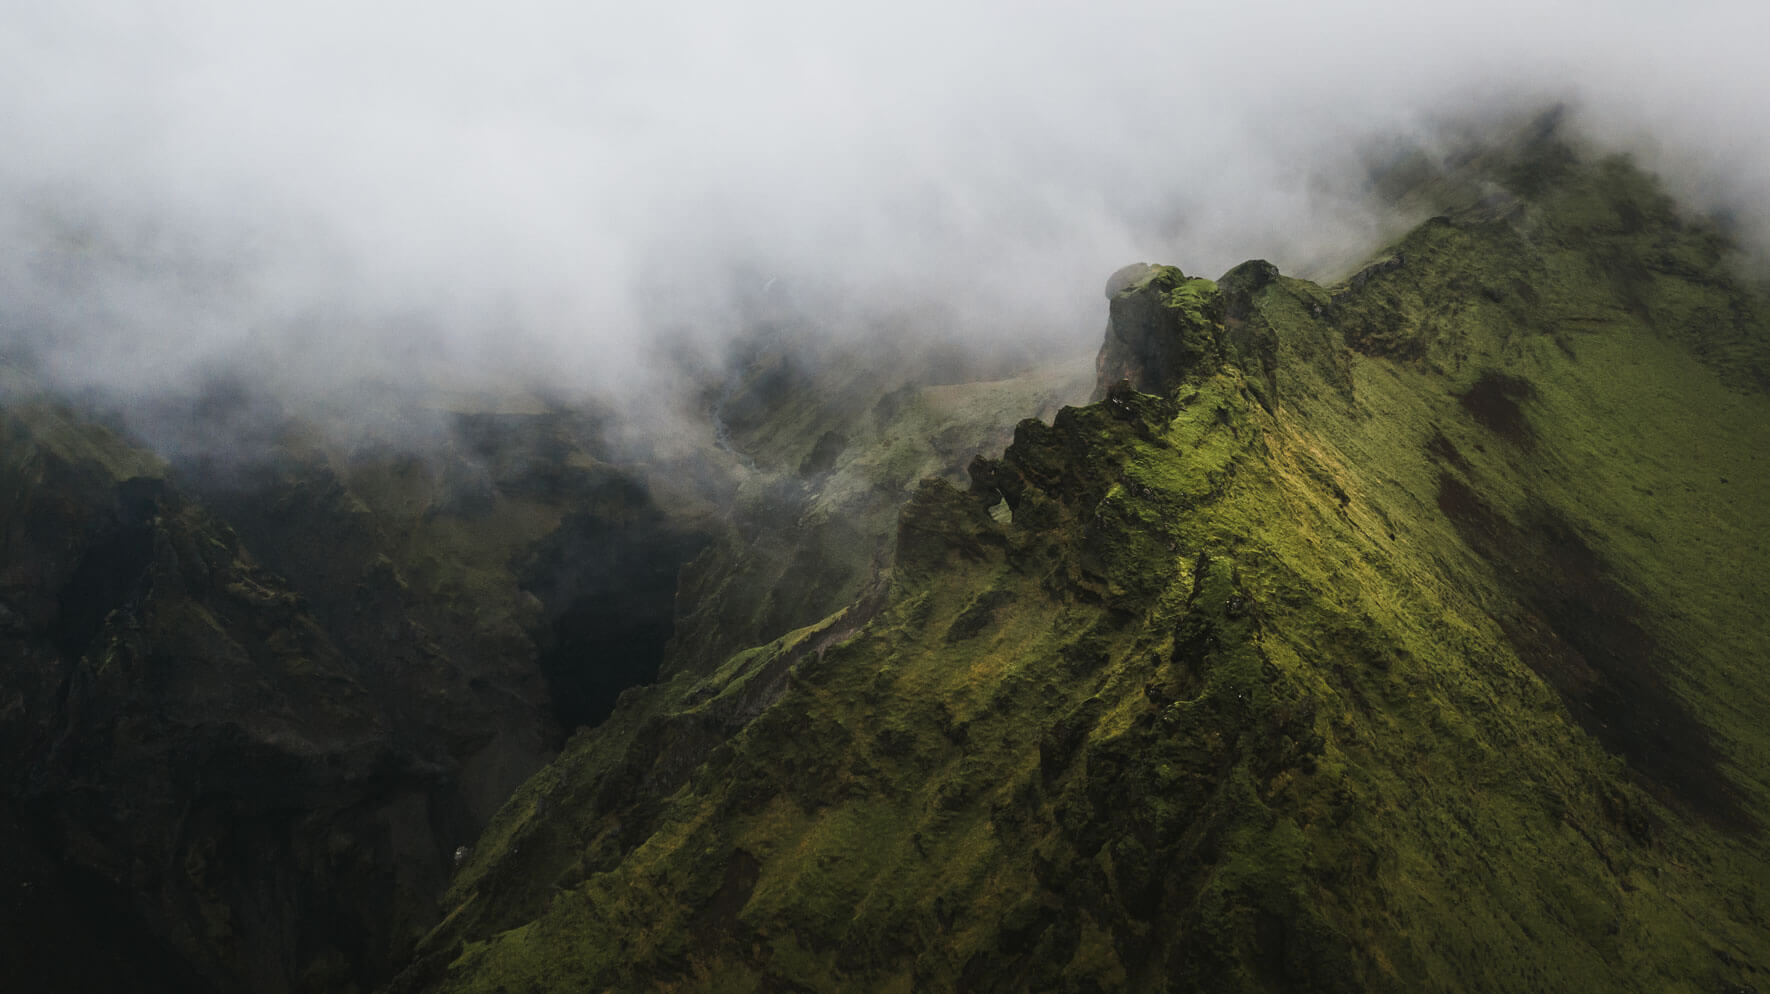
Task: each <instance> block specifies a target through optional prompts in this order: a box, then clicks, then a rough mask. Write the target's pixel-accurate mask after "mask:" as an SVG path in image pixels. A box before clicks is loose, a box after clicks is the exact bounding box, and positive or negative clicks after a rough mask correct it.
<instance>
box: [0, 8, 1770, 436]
mask: <svg viewBox="0 0 1770 994" xmlns="http://www.w3.org/2000/svg"><path fill="white" fill-rule="evenodd" d="M1428 6H1429V8H1430V9H1426V8H1427V7H1428ZM1599 11H1600V8H1597V7H1591V6H1578V7H1576V6H1575V5H1565V4H1563V5H1555V4H1541V3H1538V4H1524V3H1501V4H1493V3H1484V4H1473V3H1456V4H1450V5H1442V4H1441V5H1409V6H1405V7H1404V6H1401V5H1396V4H1391V3H1357V4H1341V5H1333V6H1331V7H1328V6H1315V5H1294V4H1278V3H1275V4H1254V5H1245V4H1244V5H1236V6H1234V7H1233V8H1231V7H1208V6H1202V5H1190V4H1187V5H1178V6H1175V5H1155V4H1141V3H1120V4H1113V5H1108V6H1101V5H1089V6H1088V7H1087V8H1086V9H1082V8H1081V6H1080V5H1034V6H1031V7H1023V6H1019V5H1007V4H996V3H966V4H959V5H951V4H941V5H935V4H930V3H899V4H892V5H889V6H887V5H860V6H849V7H846V8H842V9H833V8H830V7H829V6H827V5H814V4H809V3H788V2H769V3H764V4H761V5H746V6H745V7H743V8H742V9H728V8H726V7H723V6H720V5H713V4H696V3H687V2H683V3H668V4H659V5H639V6H636V5H619V6H617V5H607V4H593V5H588V6H578V5H566V4H558V3H548V2H541V0H530V2H517V3H504V4H499V5H497V6H495V7H494V6H492V5H489V4H465V3H461V4H449V5H423V6H420V5H417V4H409V3H402V4H391V5H380V6H378V7H375V8H365V7H362V6H361V5H351V6H349V7H346V6H345V5H343V4H338V3H318V4H307V5H302V6H300V7H297V8H288V9H279V10H267V9H261V8H255V7H253V8H243V7H239V6H237V5H227V4H221V3H214V2H204V0H166V2H162V3H158V4H155V5H152V6H151V8H139V9H137V8H131V9H130V10H127V11H119V10H116V9H113V6H112V5H107V4H103V3H98V2H74V3H56V4H48V3H34V2H32V3H27V2H19V0H13V2H12V3H10V4H8V11H7V21H8V24H9V26H10V28H11V30H10V31H9V32H8V33H7V35H6V36H5V37H4V38H0V101H3V103H0V120H4V121H6V122H8V123H7V125H6V129H7V130H8V131H9V132H11V136H10V138H11V140H10V141H8V146H9V148H10V150H11V153H10V154H9V155H8V156H7V157H5V160H4V161H3V162H0V226H3V228H4V233H5V238H6V249H5V251H4V253H0V292H3V293H4V299H5V305H4V306H3V307H0V335H3V336H4V338H3V339H0V353H4V352H12V353H15V354H28V355H30V356H31V357H32V361H33V363H34V365H35V366H36V367H37V368H38V369H39V370H40V372H41V373H42V375H44V376H45V377H47V378H48V379H50V380H51V381H52V382H54V383H55V384H57V385H58V386H62V387H66V388H69V389H98V390H102V391H104V392H107V393H109V394H111V395H114V396H116V397H119V398H121V399H122V401H123V402H125V403H127V402H129V401H130V399H131V398H140V399H151V398H156V397H160V396H163V395H165V394H168V393H176V392H178V391H182V390H189V389H192V388H193V387H194V385H196V384H199V383H201V382H202V381H203V380H205V379H206V378H210V377H215V376H233V377H238V378H241V379H243V380H244V381H245V382H247V383H249V384H251V385H253V386H254V387H255V388H261V389H262V391H263V392H264V394H265V395H266V396H269V397H274V398H277V399H279V400H280V401H282V402H285V403H290V404H294V405H296V406H299V405H300V404H302V403H306V402H309V401H311V400H312V399H314V398H319V397H324V398H327V399H328V402H337V400H338V397H339V396H341V395H342V396H345V397H349V396H351V394H352V391H369V390H374V389H381V388H380V387H375V386H373V385H374V384H382V385H385V384H387V383H390V382H398V381H400V380H402V379H404V378H407V377H415V378H418V379H419V380H421V381H422V382H425V383H427V384H429V385H431V386H437V385H442V386H448V387H452V388H460V389H468V390H472V389H504V388H511V387H514V386H534V387H537V388H542V389H557V390H564V391H569V392H574V393H583V394H591V395H609V396H620V395H621V394H622V392H623V391H633V390H639V389H645V388H647V386H649V385H650V379H649V373H650V371H653V370H655V369H657V368H659V362H660V358H659V356H660V353H662V352H665V351H668V352H670V353H671V354H674V355H677V356H688V357H694V358H696V359H697V361H701V362H706V363H709V364H712V363H717V362H718V361H719V359H720V357H721V353H722V350H723V349H724V348H725V346H726V345H727V344H728V343H729V342H730V341H731V340H732V338H733V336H735V335H737V334H739V333H740V332H742V331H743V330H744V329H745V327H746V326H747V325H749V324H750V323H752V322H753V321H754V320H755V315H756V307H757V306H758V301H763V302H764V303H765V304H766V301H767V300H769V299H776V298H781V297H782V296H783V295H784V296H785V298H786V299H788V300H790V302H791V306H793V307H797V308H799V309H802V310H804V311H806V312H808V314H809V317H808V318H807V319H808V320H809V321H810V322H811V323H812V324H813V325H814V326H815V327H817V328H818V329H821V332H820V333H822V334H828V335H831V336H839V335H843V334H857V333H877V332H878V330H879V329H881V328H883V329H891V331H890V333H892V334H916V335H920V336H923V337H925V338H926V339H927V340H928V341H930V342H933V343H951V342H960V343H986V344H988V345H990V346H992V347H1003V346H1008V347H1018V346H1019V345H1020V344H1022V343H1024V344H1025V345H1026V346H1027V347H1028V348H1029V349H1031V348H1039V347H1047V346H1052V345H1063V346H1066V347H1068V346H1074V347H1077V348H1083V347H1088V346H1090V345H1092V344H1094V343H1097V342H1098V335H1099V328H1100V325H1101V322H1102V320H1103V316H1102V315H1103V305H1102V302H1101V300H1100V286H1101V284H1102V283H1103V281H1104V280H1105V278H1106V276H1107V275H1108V274H1109V273H1111V272H1112V271H1113V270H1114V269H1116V268H1118V267H1119V266H1121V265H1123V264H1125V263H1127V262H1132V261H1139V260H1142V261H1152V262H1165V263H1172V264H1176V265H1179V266H1181V267H1182V268H1184V269H1186V270H1188V271H1189V272H1198V273H1201V274H1203V275H1209V276H1215V275H1218V274H1219V273H1221V272H1222V271H1223V270H1224V269H1227V268H1228V267H1229V266H1231V265H1234V264H1235V263H1237V262H1239V261H1241V260H1243V259H1246V258H1251V257H1264V258H1268V259H1271V260H1272V261H1274V262H1276V263H1277V264H1278V265H1279V266H1280V267H1281V268H1283V269H1285V270H1287V271H1292V272H1296V271H1299V270H1309V269H1310V268H1311V267H1319V266H1322V265H1325V264H1328V263H1329V262H1330V261H1332V260H1335V259H1339V258H1342V257H1344V256H1345V255H1346V253H1347V252H1348V251H1350V250H1355V249H1359V248H1368V247H1374V246H1373V244H1372V243H1373V242H1374V241H1375V240H1376V239H1377V238H1378V237H1379V235H1380V233H1381V226H1382V224H1383V217H1382V216H1381V215H1380V214H1379V213H1378V212H1376V211H1375V210H1373V208H1372V205H1371V203H1370V201H1369V199H1368V198H1367V196H1366V194H1365V190H1364V184H1365V181H1366V178H1367V176H1366V173H1365V168H1366V167H1365V162H1364V156H1365V154H1366V152H1367V151H1368V150H1369V148H1370V147H1372V143H1373V142H1378V143H1380V142H1382V141H1386V140H1396V139H1407V138H1410V137H1425V136H1429V135H1430V133H1431V129H1432V128H1433V127H1434V126H1435V124H1436V123H1438V122H1442V121H1444V120H1448V119H1456V118H1464V117H1469V116H1472V115H1473V116H1480V115H1483V114H1491V113H1496V112H1500V111H1503V110H1507V109H1519V108H1524V107H1529V106H1533V105H1546V104H1548V103H1551V102H1554V101H1563V100H1564V101H1568V102H1569V103H1570V105H1571V106H1572V107H1573V108H1574V109H1575V112H1576V115H1577V118H1578V122H1579V125H1580V127H1581V128H1582V129H1583V130H1584V131H1586V132H1587V133H1590V134H1592V135H1594V136H1595V137H1596V138H1598V139H1599V140H1601V141H1604V142H1606V143H1609V144H1612V145H1614V146H1615V147H1617V148H1619V149H1623V150H1629V151H1632V152H1634V153H1635V154H1637V155H1638V156H1639V157H1640V158H1641V159H1642V160H1643V161H1644V162H1645V163H1646V164H1647V165H1648V166H1649V167H1650V168H1655V169H1657V170H1660V171H1661V172H1662V173H1664V174H1665V175H1666V178H1667V180H1668V182H1669V183H1670V184H1671V186H1672V187H1673V189H1674V191H1675V192H1678V193H1680V194H1682V195H1684V196H1686V197H1688V198H1691V200H1692V203H1693V206H1696V207H1699V208H1702V207H1710V206H1726V207H1729V208H1731V209H1733V210H1734V211H1735V212H1736V214H1737V215H1738V216H1739V217H1740V218H1741V219H1742V224H1743V228H1744V230H1745V231H1746V233H1747V234H1748V236H1753V237H1758V236H1762V234H1763V233H1764V232H1765V231H1766V230H1767V229H1766V217H1767V215H1766V213H1765V211H1764V205H1765V204H1766V203H1770V171H1767V170H1766V168H1765V167H1764V165H1763V163H1765V162H1766V161H1770V154H1767V153H1770V115H1766V114H1764V113H1763V111H1765V110H1766V109H1767V108H1766V102H1767V100H1770V98H1767V97H1766V96H1765V94H1766V93H1770V86H1767V85H1766V83H1770V80H1766V79H1765V78H1764V77H1765V76H1766V75H1770V72H1767V71H1766V70H1765V69H1763V68H1761V67H1760V63H1761V60H1760V58H1759V56H1758V54H1757V52H1756V51H1755V50H1754V49H1755V40H1756V38H1757V37H1759V35H1760V33H1761V30H1762V29H1763V28H1764V27H1766V26H1770V12H1766V11H1764V10H1762V9H1759V8H1757V7H1755V6H1754V7H1748V6H1746V5H1744V4H1708V5H1701V4H1699V5H1694V6H1691V5H1686V6H1685V7H1683V8H1680V9H1679V10H1678V11H1662V10H1657V9H1654V8H1653V7H1651V6H1650V5H1647V4H1639V3H1629V4H1616V5H1609V6H1607V7H1605V8H1602V11H1603V12H1602V14H1600V13H1599ZM771 294H772V295H773V298H770V297H769V295H771Z"/></svg>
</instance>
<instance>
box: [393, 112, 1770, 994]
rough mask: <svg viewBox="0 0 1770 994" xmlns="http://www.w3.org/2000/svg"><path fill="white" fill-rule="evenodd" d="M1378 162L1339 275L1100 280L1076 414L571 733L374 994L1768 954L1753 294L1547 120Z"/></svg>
mask: <svg viewBox="0 0 1770 994" xmlns="http://www.w3.org/2000/svg"><path fill="white" fill-rule="evenodd" d="M1377 182H1378V183H1379V185H1381V184H1389V185H1391V186H1392V187H1393V192H1394V194H1395V195H1396V196H1397V197H1399V198H1401V199H1403V200H1405V201H1408V202H1411V203H1415V204H1428V203H1429V204H1433V205H1435V206H1436V207H1437V213H1436V214H1434V216H1432V217H1430V219H1428V220H1425V221H1424V223H1421V224H1419V225H1418V226H1417V227H1414V228H1413V229H1412V230H1411V231H1408V232H1407V233H1406V234H1405V235H1404V236H1403V237H1401V238H1400V239H1399V240H1398V241H1397V242H1395V243H1394V244H1393V245H1392V246H1390V247H1389V248H1387V249H1385V250H1384V251H1383V252H1381V253H1379V254H1378V255H1377V256H1376V257H1375V259H1374V261H1373V262H1372V263H1371V264H1370V265H1369V266H1367V267H1365V268H1363V269H1361V270H1360V271H1358V272H1357V273H1356V274H1355V275H1353V276H1352V277H1351V278H1349V279H1347V280H1345V281H1343V282H1338V283H1332V284H1328V285H1319V284H1316V283H1312V282H1308V281H1304V280H1300V279H1294V278H1290V277H1286V276H1284V275H1282V274H1281V273H1279V272H1278V271H1277V270H1276V269H1275V268H1274V267H1272V266H1271V265H1269V264H1266V263H1264V262H1259V261H1255V262H1249V263H1246V264H1244V265H1241V266H1238V267H1236V268H1235V269H1233V270H1231V271H1230V272H1229V273H1227V274H1225V275H1224V276H1223V277H1222V278H1221V279H1219V280H1215V281H1213V280H1208V279H1201V278H1196V277H1190V276H1187V275H1186V274H1184V273H1182V272H1181V271H1180V270H1178V269H1176V268H1173V267H1169V266H1146V265H1140V266H1135V267H1128V268H1127V269H1126V270H1122V271H1121V272H1120V273H1118V274H1115V276H1114V277H1113V279H1112V281H1111V282H1110V283H1109V284H1108V292H1109V297H1110V307H1109V314H1110V320H1109V327H1108V329H1107V334H1106V342H1105V344H1104V346H1103V348H1102V350H1101V352H1100V355H1099V359H1098V363H1097V371H1098V375H1099V379H1098V383H1097V390H1096V400H1095V402H1094V403H1092V404H1089V405H1087V406H1085V407H1067V408H1064V409H1062V410H1060V411H1058V412H1057V413H1056V414H1055V417H1054V418H1053V419H1052V420H1050V421H1049V422H1047V421H1043V420H1038V419H1029V420H1024V421H1022V422H1020V424H1019V425H1018V427H1017V428H1015V430H1014V434H1013V440H1012V444H1010V445H1009V446H1008V447H1007V448H1006V450H1005V452H1004V453H1003V454H1002V455H1001V457H1000V458H994V459H992V458H978V459H977V460H975V461H973V462H972V463H971V464H970V466H969V474H968V476H969V480H968V484H967V485H965V486H962V487H961V486H955V485H954V484H953V483H951V482H947V481H942V480H928V481H925V482H923V483H922V484H921V485H920V486H919V487H918V488H917V489H916V490H915V492H914V494H913V496H912V497H911V498H910V499H909V501H908V502H907V503H905V504H904V505H903V507H902V510H901V512H900V513H899V516H898V519H897V524H896V535H895V540H894V546H893V554H892V556H891V562H890V565H889V568H888V569H881V570H880V571H879V572H878V575H877V577H876V579H875V580H874V581H873V582H872V583H870V584H869V585H868V587H867V589H866V590H865V591H863V592H862V593H861V594H860V596H858V597H856V598H855V599H853V600H852V602H851V603H848V604H846V605H845V606H843V607H841V608H840V609H839V610H833V611H831V612H829V613H828V614H827V615H826V616H824V617H822V618H821V619H819V620H815V621H812V622H810V623H808V624H806V625H804V626H803V627H800V628H797V629H795V630H793V631H791V632H786V633H784V634H780V635H779V637H776V638H773V639H772V640H771V641H767V642H763V643H759V644H756V645H753V646H750V647H745V648H742V649H741V651H736V652H733V653H730V654H727V655H724V656H716V655H712V654H707V653H702V654H699V655H698V656H696V657H694V658H693V659H691V660H685V661H683V662H682V663H681V664H680V665H676V666H673V667H672V666H670V665H668V664H667V665H666V667H665V670H664V672H663V674H662V679H661V680H660V681H659V682H658V683H656V684H654V685H651V686H647V687H644V688H639V689H634V690H630V691H628V692H627V693H626V694H625V695H623V696H622V698H621V701H620V703H619V705H618V706H617V707H616V708H615V709H614V711H613V713H612V714H611V716H610V717H609V719H608V720H607V721H606V722H605V723H603V724H601V725H599V726H596V727H594V728H591V729H588V730H586V731H582V732H580V733H578V734H577V735H575V736H574V737H573V738H572V739H571V740H570V742H569V743H567V745H566V747H565V749H564V751H563V752H562V753H561V754H560V755H559V757H558V758H556V759H555V760H553V761H552V762H551V763H549V764H548V765H547V766H546V767H545V768H544V769H542V770H541V771H540V772H538V773H537V774H536V775H535V776H534V777H532V778H531V779H530V780H529V781H528V782H527V783H525V784H524V785H523V786H522V788H521V789H519V790H518V791H517V792H516V794H515V796H514V797H513V798H512V799H511V801H510V802H509V803H508V804H507V805H505V807H504V808H503V809H502V811H500V812H499V814H498V815H497V816H496V817H495V818H494V819H493V820H492V822H491V823H490V825H489V826H488V827H487V829H486V831H485V832H484V834H483V835H482V836H481V838H480V840H479V842H478V843H477V844H476V845H475V846H474V848H473V851H472V854H471V856H470V857H469V859H468V860H467V862H466V865H465V866H464V867H463V868H462V869H461V871H460V872H459V873H458V874H457V875H456V876H455V878H454V881H453V883H452V885H451V887H450V889H449V891H448V894H447V896H446V900H445V914H444V917H443V918H442V921H441V923H440V924H439V925H438V926H437V927H436V928H435V929H434V930H433V931H432V932H431V933H430V934H429V935H428V936H426V938H425V939H424V940H423V941H422V942H421V944H420V945H419V947H418V956H417V959H416V960H415V962H414V963H413V965H412V966H410V967H409V968H408V969H407V970H406V971H405V972H404V973H403V974H402V975H401V977H400V978H399V979H398V980H397V981H396V982H395V983H394V984H393V987H392V988H391V989H393V990H397V991H461V992H466V991H487V992H489V991H504V990H528V991H554V990H558V991H565V990H590V989H594V990H602V989H609V990H650V989H666V990H709V991H713V990H717V991H746V990H770V991H775V990H807V991H809V990H879V991H900V990H1060V991H1101V990H1117V989H1133V990H1147V989H1201V990H1215V991H1280V990H1308V991H1367V990H1396V991H1401V990H1408V991H1417V990H1445V991H1451V990H1552V989H1559V990H1606V991H1619V990H1640V991H1691V992H1696V991H1705V992H1707V991H1723V990H1725V991H1746V990H1754V989H1770V907H1767V906H1766V905H1765V904H1764V902H1763V898H1762V896H1763V895H1764V894H1765V893H1767V892H1770V859H1767V856H1766V853H1767V850H1766V847H1765V835H1764V832H1765V824H1766V818H1767V816H1770V780H1767V777H1766V773H1765V771H1766V770H1770V733H1767V732H1766V729H1767V728H1770V724H1767V723H1766V721H1765V717H1766V715H1770V672H1767V670H1766V666H1765V663H1766V660H1767V659H1770V625H1767V624H1766V617H1765V612H1764V607H1763V605H1764V604H1766V603H1770V589H1766V588H1767V585H1770V579H1767V578H1770V570H1767V569H1766V566H1767V565H1770V563H1767V562H1766V547H1765V544H1764V539H1763V536H1764V535H1765V534H1766V533H1767V526H1770V462H1767V461H1766V460H1767V459H1770V456H1767V455H1766V453H1770V392H1767V389H1766V388H1767V387H1770V334H1767V332H1770V325H1767V323H1766V319H1767V316H1770V304H1767V302H1766V300H1767V298H1766V297H1765V295H1764V293H1763V289H1762V286H1761V285H1760V284H1759V283H1757V282H1754V281H1753V279H1752V278H1750V276H1749V275H1748V274H1749V273H1750V272H1751V270H1750V268H1749V260H1747V259H1745V258H1743V257H1742V256H1741V255H1740V254H1739V253H1738V252H1737V251H1735V250H1734V248H1733V247H1732V245H1731V243H1730V241H1729V239H1728V237H1727V236H1726V234H1725V232H1724V231H1723V230H1722V228H1721V227H1720V226H1719V223H1718V222H1716V221H1713V220H1709V219H1704V218H1698V217H1692V216H1688V215H1686V214H1684V213H1681V212H1680V211H1679V209H1678V207H1677V206H1676V205H1675V204H1674V203H1673V202H1672V201H1671V200H1670V199H1669V198H1668V197H1667V195H1666V194H1665V193H1663V192H1662V190H1661V189H1660V188H1659V186H1658V184H1657V183H1656V181H1655V180H1654V179H1653V178H1652V177H1651V176H1649V175H1646V174H1645V173H1643V172H1642V171H1641V170H1639V169H1638V168H1637V167H1635V166H1634V165H1633V164H1632V163H1631V162H1630V161H1629V160H1628V159H1626V158H1620V157H1615V156H1607V155H1602V154H1597V153H1594V152H1591V151H1589V150H1585V149H1582V148H1580V147H1578V146H1577V145H1576V144H1575V143H1573V142H1571V141H1569V140H1566V139H1564V138H1562V137H1561V136H1560V134H1559V131H1558V130H1557V129H1556V128H1554V127H1553V126H1552V122H1551V124H1548V125H1545V126H1543V127H1541V128H1538V129H1536V130H1535V131H1532V132H1530V133H1528V134H1526V135H1525V136H1523V138H1521V139H1520V140H1519V141H1517V142H1515V143H1512V144H1509V145H1505V146H1503V147H1500V148H1499V150H1497V151H1496V150H1494V149H1492V148H1489V149H1487V150H1477V151H1474V152H1469V153H1466V154H1463V155H1461V156H1460V158H1459V159H1458V160H1457V161H1455V162H1454V163H1452V164H1450V165H1445V164H1444V163H1443V162H1441V161H1436V160H1434V159H1432V158H1431V157H1428V156H1425V155H1424V154H1423V153H1422V154H1417V155H1415V156H1412V157H1406V158H1404V159H1403V160H1400V161H1398V162H1396V163H1394V164H1392V166H1391V168H1390V169H1388V170H1387V171H1386V172H1384V174H1383V175H1381V176H1379V177H1377ZM716 609H717V608H716V605H715V606H714V607H712V608H709V607H707V606H706V602H705V600H704V599H703V600H702V602H701V606H700V607H697V608H695V610H700V611H705V610H716Z"/></svg>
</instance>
